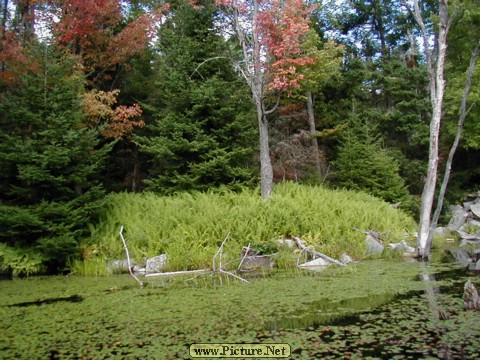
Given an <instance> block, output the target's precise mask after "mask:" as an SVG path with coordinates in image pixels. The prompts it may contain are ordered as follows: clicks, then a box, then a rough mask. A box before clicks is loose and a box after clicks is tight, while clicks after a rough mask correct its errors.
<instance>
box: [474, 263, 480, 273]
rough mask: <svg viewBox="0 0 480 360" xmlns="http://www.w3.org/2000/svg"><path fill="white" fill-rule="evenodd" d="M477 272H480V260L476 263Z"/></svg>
mask: <svg viewBox="0 0 480 360" xmlns="http://www.w3.org/2000/svg"><path fill="white" fill-rule="evenodd" d="M475 271H480V260H478V261H477V262H476V263H475Z"/></svg>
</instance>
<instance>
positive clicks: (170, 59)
mask: <svg viewBox="0 0 480 360" xmlns="http://www.w3.org/2000/svg"><path fill="white" fill-rule="evenodd" d="M217 11H218V10H217V9H216V8H215V7H214V6H212V4H208V2H206V3H205V4H204V6H202V7H199V8H197V9H195V8H192V7H191V6H189V5H187V4H186V2H182V1H178V2H176V3H174V4H172V6H171V14H170V16H169V17H168V19H167V20H166V21H165V22H164V24H163V25H162V28H161V29H160V31H159V36H158V41H157V44H156V46H157V49H156V51H157V54H158V56H157V57H156V58H155V60H154V62H153V68H154V70H155V72H154V74H152V77H151V79H150V81H154V84H155V89H152V93H151V94H149V95H150V96H149V97H148V98H147V99H145V100H144V102H143V103H144V105H145V107H146V108H147V109H148V111H149V113H150V116H151V117H152V118H153V119H152V120H150V122H149V124H148V125H147V127H146V130H145V133H144V134H142V136H137V137H136V138H135V142H136V143H137V144H139V146H140V150H141V153H143V154H146V155H148V156H149V158H150V161H149V163H148V164H147V165H146V168H145V172H146V173H147V178H146V179H145V183H146V185H147V186H148V188H149V189H152V190H155V191H157V192H161V193H171V192H175V191H180V190H206V189H208V188H210V187H212V186H214V187H216V186H220V185H225V186H230V187H236V186H238V185H239V184H245V183H251V182H252V179H253V178H254V174H253V172H252V164H251V161H252V159H253V155H254V151H255V142H254V141H252V139H254V137H255V126H254V122H252V121H250V120H249V117H250V116H251V111H250V106H249V99H248V96H246V95H245V94H248V89H247V88H246V87H245V85H244V84H243V83H242V81H241V80H240V79H239V78H238V76H237V74H235V72H234V69H233V68H232V66H231V63H230V62H229V61H228V60H227V59H225V58H223V57H219V56H218V54H219V53H222V52H223V53H225V52H226V51H227V48H228V47H229V46H230V44H229V43H227V41H226V40H225V38H224V37H223V36H221V35H220V33H219V31H218V29H217V28H216V24H215V22H216V19H215V17H216V15H217Z"/></svg>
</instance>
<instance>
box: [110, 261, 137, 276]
mask: <svg viewBox="0 0 480 360" xmlns="http://www.w3.org/2000/svg"><path fill="white" fill-rule="evenodd" d="M132 266H133V264H132ZM107 271H109V272H111V273H112V274H122V273H128V272H129V271H130V269H129V268H128V260H127V259H117V260H111V261H108V262H107Z"/></svg>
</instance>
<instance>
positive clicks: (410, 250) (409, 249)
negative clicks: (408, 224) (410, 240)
mask: <svg viewBox="0 0 480 360" xmlns="http://www.w3.org/2000/svg"><path fill="white" fill-rule="evenodd" d="M390 246H391V247H392V249H393V250H394V251H397V250H400V251H403V252H404V253H407V254H413V253H415V248H413V247H411V246H410V245H408V244H407V242H406V241H405V240H402V241H401V242H399V243H395V244H390Z"/></svg>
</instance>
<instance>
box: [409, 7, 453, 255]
mask: <svg viewBox="0 0 480 360" xmlns="http://www.w3.org/2000/svg"><path fill="white" fill-rule="evenodd" d="M407 6H408V7H409V9H410V11H411V13H412V15H413V16H414V18H415V21H416V22H417V24H418V26H419V27H420V29H421V34H422V37H423V46H424V55H425V58H426V61H427V69H428V76H429V90H430V102H431V107H432V116H431V121H430V137H429V138H430V141H429V156H428V168H427V174H426V179H425V186H424V189H423V192H422V202H421V208H420V228H419V231H418V241H417V256H418V257H420V258H428V257H429V255H430V244H429V241H428V239H429V235H430V231H432V230H431V221H432V209H433V203H434V197H435V189H436V185H437V173H438V161H439V140H440V125H441V121H442V115H443V113H442V112H443V99H444V93H445V78H444V72H445V59H446V55H447V35H448V31H449V29H450V26H451V24H452V17H450V14H449V13H448V0H440V1H439V3H438V31H437V32H436V34H435V35H436V36H435V47H434V48H433V49H432V47H431V46H430V45H429V39H430V33H429V32H428V29H427V25H426V24H425V21H424V16H423V13H422V10H421V7H420V4H419V2H418V0H413V6H412V7H410V6H409V5H408V4H407Z"/></svg>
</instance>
